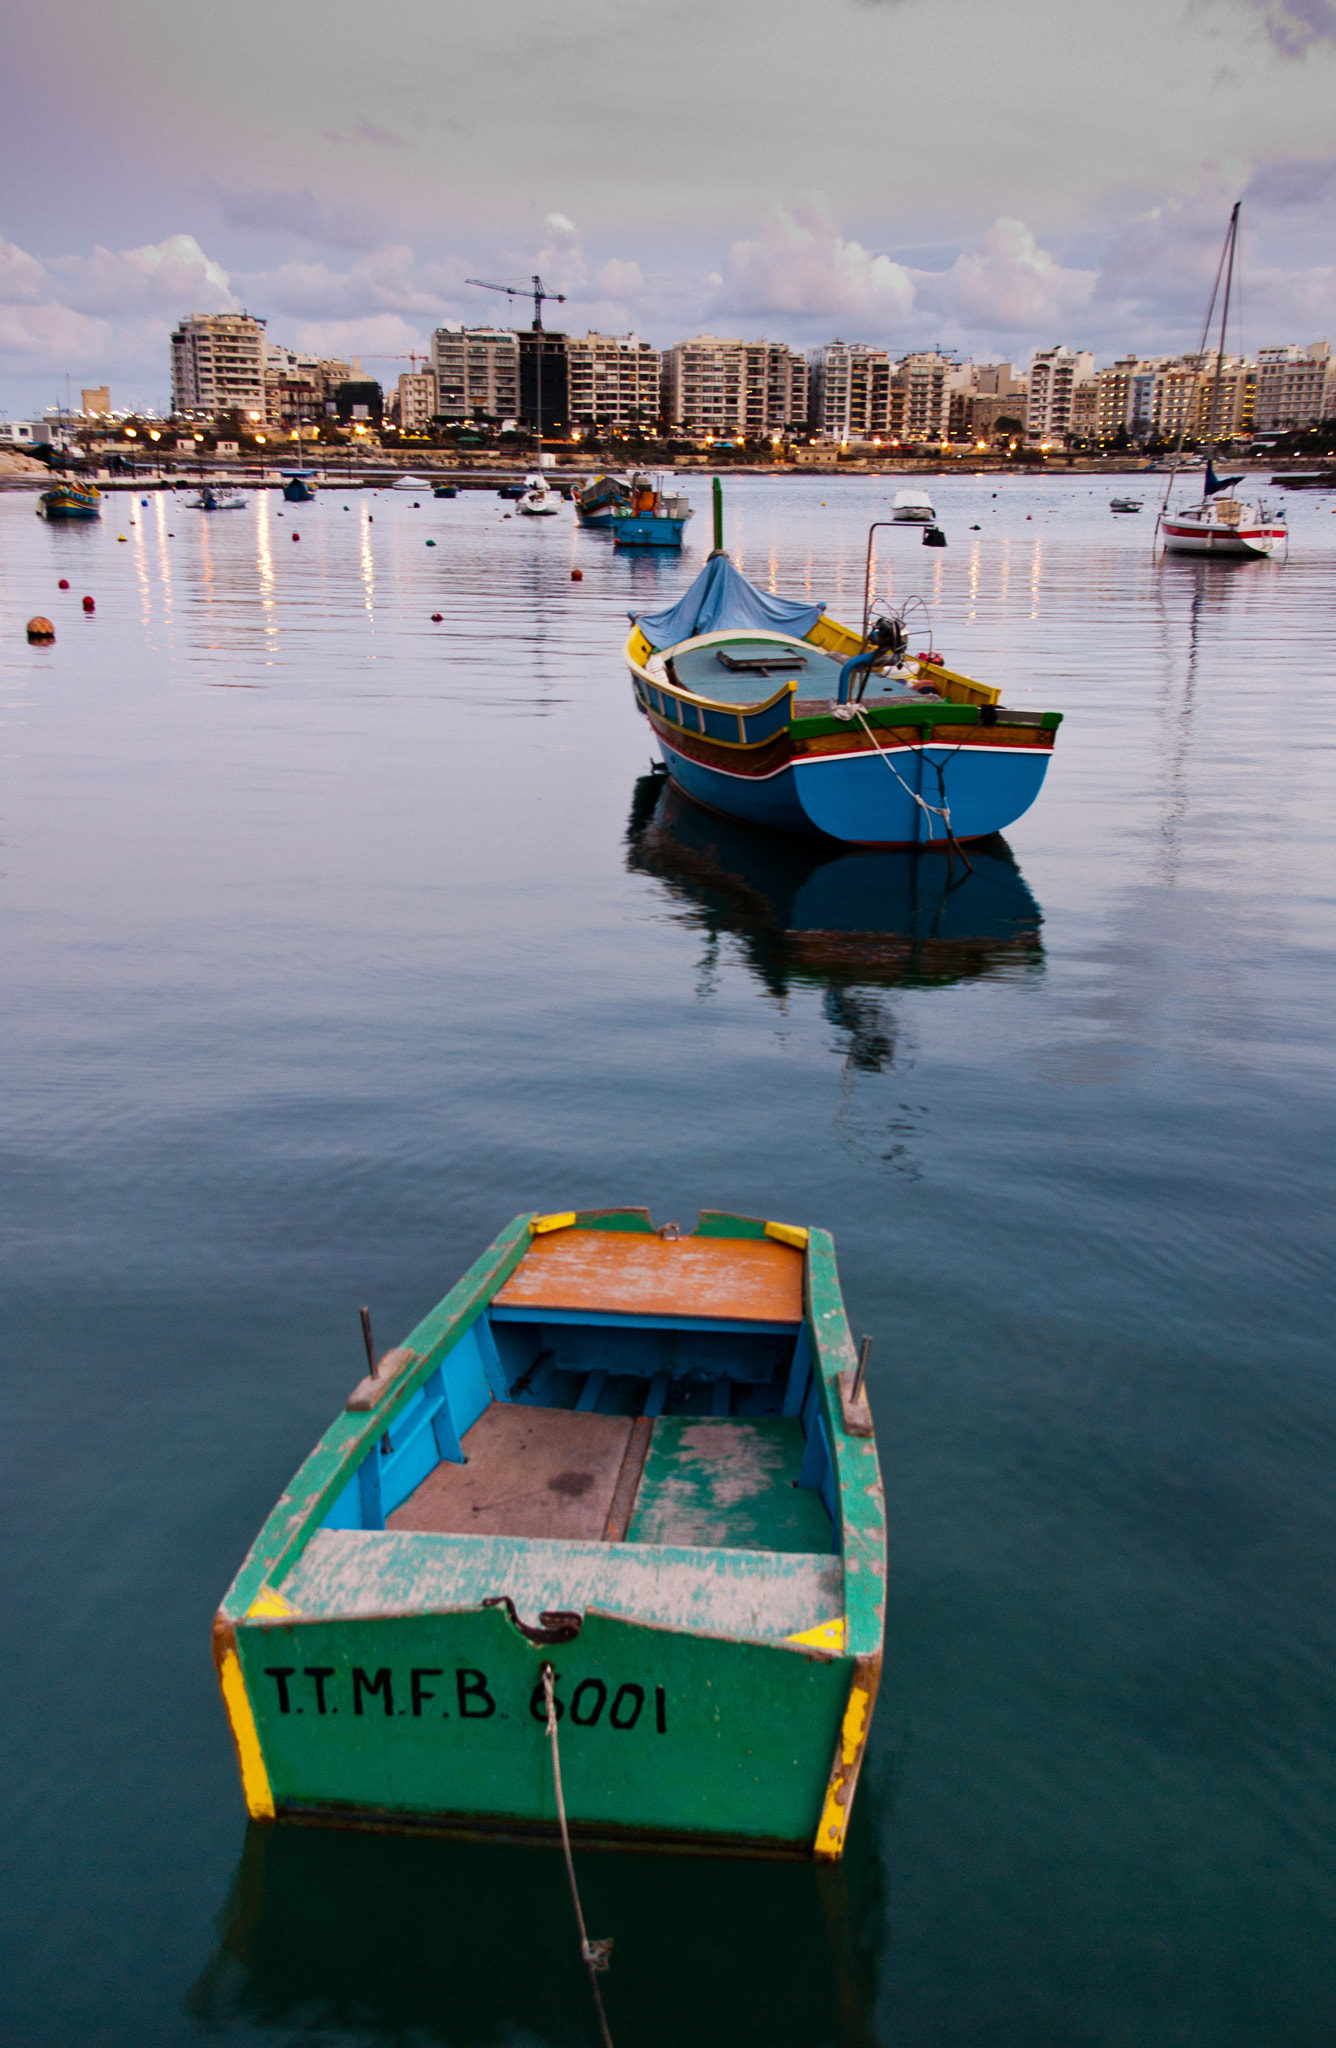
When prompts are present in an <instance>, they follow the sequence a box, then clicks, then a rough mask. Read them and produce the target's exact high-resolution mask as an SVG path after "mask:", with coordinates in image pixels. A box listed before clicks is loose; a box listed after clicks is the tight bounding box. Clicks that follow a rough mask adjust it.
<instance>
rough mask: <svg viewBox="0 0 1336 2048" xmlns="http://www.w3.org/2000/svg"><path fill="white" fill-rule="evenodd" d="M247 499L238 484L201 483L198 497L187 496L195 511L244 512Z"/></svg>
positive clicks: (187, 502)
mask: <svg viewBox="0 0 1336 2048" xmlns="http://www.w3.org/2000/svg"><path fill="white" fill-rule="evenodd" d="M246 503H247V501H246V499H245V498H243V497H242V496H241V495H240V491H239V488H238V486H237V485H236V484H201V485H200V488H199V496H198V497H197V498H187V499H186V504H187V505H188V506H189V507H190V509H191V510H192V511H193V512H244V511H245V509H246Z"/></svg>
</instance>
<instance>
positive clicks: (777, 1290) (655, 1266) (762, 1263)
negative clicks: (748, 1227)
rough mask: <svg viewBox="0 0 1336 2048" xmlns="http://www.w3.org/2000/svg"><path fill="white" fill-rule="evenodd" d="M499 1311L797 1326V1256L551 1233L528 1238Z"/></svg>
mask: <svg viewBox="0 0 1336 2048" xmlns="http://www.w3.org/2000/svg"><path fill="white" fill-rule="evenodd" d="M495 1301H496V1305H497V1307H498V1308H560V1309H591V1310H601V1311H603V1312H604V1313H613V1314H619V1315H643V1316H710V1317H718V1318H720V1319H727V1320H730V1321H738V1322H757V1323H800V1322H801V1321H802V1316H803V1255H802V1253H801V1252H800V1251H797V1250H795V1249H794V1247H793V1246H792V1245H786V1244H777V1243H776V1242H775V1241H774V1240H773V1239H772V1238H743V1237H681V1238H676V1239H673V1238H662V1237H657V1236H655V1237H648V1236H640V1235H639V1234H633V1233H631V1232H628V1231H610V1230H557V1231H553V1232H552V1233H551V1235H550V1236H546V1237H539V1238H535V1240H534V1242H533V1243H532V1244H531V1245H530V1247H529V1249H528V1251H527V1252H526V1254H525V1256H524V1258H523V1259H522V1260H521V1261H520V1263H519V1265H518V1266H517V1267H516V1268H515V1271H514V1272H513V1273H512V1274H511V1276H510V1278H509V1279H508V1280H507V1282H506V1284H505V1286H504V1287H502V1288H501V1289H500V1291H499V1292H498V1294H497V1295H496V1296H495Z"/></svg>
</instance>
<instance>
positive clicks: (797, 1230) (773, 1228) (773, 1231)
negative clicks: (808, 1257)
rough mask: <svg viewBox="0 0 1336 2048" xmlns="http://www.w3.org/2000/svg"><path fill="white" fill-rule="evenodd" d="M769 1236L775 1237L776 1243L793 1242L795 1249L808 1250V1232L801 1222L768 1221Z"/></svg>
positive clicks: (767, 1234) (766, 1228)
mask: <svg viewBox="0 0 1336 2048" xmlns="http://www.w3.org/2000/svg"><path fill="white" fill-rule="evenodd" d="M765 1234H766V1236H767V1237H773V1238H774V1240H775V1243H776V1244H791V1245H792V1246H793V1247H794V1249H795V1251H800V1252H805V1251H806V1250H807V1232H806V1231H805V1230H804V1229H803V1227H802V1225H801V1224H799V1223H767V1224H766V1226H765Z"/></svg>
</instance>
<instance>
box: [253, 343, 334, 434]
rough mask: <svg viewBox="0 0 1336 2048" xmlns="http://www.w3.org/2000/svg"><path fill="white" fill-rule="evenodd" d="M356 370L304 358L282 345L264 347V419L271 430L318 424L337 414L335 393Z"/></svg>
mask: <svg viewBox="0 0 1336 2048" xmlns="http://www.w3.org/2000/svg"><path fill="white" fill-rule="evenodd" d="M351 376H352V371H351V370H350V368H349V367H348V365H347V363H346V362H343V361H342V360H341V359H339V358H331V357H328V356H313V355H302V354H300V353H299V352H298V351H297V350H296V349H291V348H284V347H283V346H282V344H281V343H280V342H275V341H266V343H265V345H264V416H265V420H266V422H267V424H268V425H269V426H271V427H309V426H315V425H318V423H319V422H320V421H321V420H323V419H325V418H326V417H327V416H328V415H330V414H331V413H332V412H333V411H334V394H335V392H336V391H337V390H338V388H339V385H340V384H345V383H347V381H348V379H349V378H350V377H351Z"/></svg>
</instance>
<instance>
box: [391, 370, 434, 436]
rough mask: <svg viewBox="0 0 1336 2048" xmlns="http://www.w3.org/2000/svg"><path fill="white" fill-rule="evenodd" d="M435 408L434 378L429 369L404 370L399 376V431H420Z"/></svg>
mask: <svg viewBox="0 0 1336 2048" xmlns="http://www.w3.org/2000/svg"><path fill="white" fill-rule="evenodd" d="M435 410H436V379H435V377H434V376H433V375H432V373H431V371H430V370H405V371H404V372H403V373H402V375H401V376H400V378H399V428H400V431H401V433H405V434H418V433H422V432H423V431H424V430H425V429H426V428H427V427H429V426H430V425H431V421H432V414H433V413H434V412H435Z"/></svg>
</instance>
